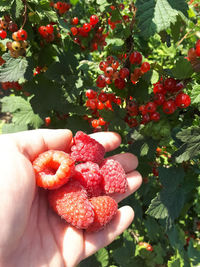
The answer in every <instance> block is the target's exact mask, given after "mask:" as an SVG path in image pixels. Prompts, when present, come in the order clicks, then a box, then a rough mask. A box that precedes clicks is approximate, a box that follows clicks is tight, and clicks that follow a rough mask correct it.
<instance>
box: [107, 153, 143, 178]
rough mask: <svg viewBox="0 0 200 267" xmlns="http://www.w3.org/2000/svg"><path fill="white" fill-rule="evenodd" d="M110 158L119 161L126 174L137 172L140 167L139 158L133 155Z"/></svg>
mask: <svg viewBox="0 0 200 267" xmlns="http://www.w3.org/2000/svg"><path fill="white" fill-rule="evenodd" d="M108 158H110V159H114V160H117V161H118V162H119V163H120V164H121V165H122V167H123V169H124V171H125V172H126V173H129V172H131V171H133V170H135V169H136V168H137V166H138V159H137V157H136V156H135V155H133V154H131V153H121V154H117V155H114V156H112V157H108Z"/></svg>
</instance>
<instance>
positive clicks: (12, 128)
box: [2, 123, 28, 134]
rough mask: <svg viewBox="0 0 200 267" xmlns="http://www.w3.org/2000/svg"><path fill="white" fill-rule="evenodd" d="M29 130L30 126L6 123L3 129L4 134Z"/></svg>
mask: <svg viewBox="0 0 200 267" xmlns="http://www.w3.org/2000/svg"><path fill="white" fill-rule="evenodd" d="M26 130H28V125H25V124H23V125H21V124H20V125H16V124H14V123H5V124H4V125H3V127H2V134H8V133H17V132H22V131H26Z"/></svg>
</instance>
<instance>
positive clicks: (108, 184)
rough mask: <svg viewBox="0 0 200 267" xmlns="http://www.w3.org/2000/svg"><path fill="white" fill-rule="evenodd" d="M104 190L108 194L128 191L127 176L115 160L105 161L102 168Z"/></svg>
mask: <svg viewBox="0 0 200 267" xmlns="http://www.w3.org/2000/svg"><path fill="white" fill-rule="evenodd" d="M100 171H101V175H102V177H103V188H104V192H105V193H106V194H112V193H121V194H123V193H124V192H126V190H127V179H126V174H125V171H124V169H123V167H122V166H121V164H120V163H119V162H118V161H116V160H113V159H105V160H104V161H103V162H102V164H101V166H100Z"/></svg>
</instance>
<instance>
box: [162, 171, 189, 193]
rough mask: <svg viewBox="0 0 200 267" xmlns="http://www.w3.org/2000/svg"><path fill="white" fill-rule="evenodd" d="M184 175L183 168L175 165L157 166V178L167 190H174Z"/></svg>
mask: <svg viewBox="0 0 200 267" xmlns="http://www.w3.org/2000/svg"><path fill="white" fill-rule="evenodd" d="M184 176H185V173H184V170H183V168H178V167H175V166H174V167H170V168H164V167H159V179H160V181H161V183H162V185H163V186H164V188H165V189H167V191H168V192H173V191H175V190H176V188H177V187H178V186H179V185H180V184H181V183H182V182H183V180H184Z"/></svg>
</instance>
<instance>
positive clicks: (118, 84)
mask: <svg viewBox="0 0 200 267" xmlns="http://www.w3.org/2000/svg"><path fill="white" fill-rule="evenodd" d="M125 85H126V83H125V80H124V79H122V78H117V79H116V80H115V87H117V88H118V89H124V87H125Z"/></svg>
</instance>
